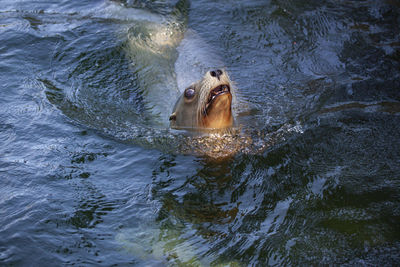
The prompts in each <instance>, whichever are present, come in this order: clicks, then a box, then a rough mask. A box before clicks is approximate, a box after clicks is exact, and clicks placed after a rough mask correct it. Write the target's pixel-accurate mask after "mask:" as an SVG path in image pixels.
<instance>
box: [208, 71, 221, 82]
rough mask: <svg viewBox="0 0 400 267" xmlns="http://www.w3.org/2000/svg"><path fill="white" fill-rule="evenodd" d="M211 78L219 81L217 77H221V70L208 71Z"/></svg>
mask: <svg viewBox="0 0 400 267" xmlns="http://www.w3.org/2000/svg"><path fill="white" fill-rule="evenodd" d="M210 75H211V76H212V77H216V78H217V79H218V80H219V76H221V75H222V70H212V71H210Z"/></svg>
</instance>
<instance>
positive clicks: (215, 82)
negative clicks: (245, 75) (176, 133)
mask: <svg viewBox="0 0 400 267" xmlns="http://www.w3.org/2000/svg"><path fill="white" fill-rule="evenodd" d="M233 93H234V92H233V88H232V85H231V81H230V79H229V76H228V73H227V72H226V70H220V69H217V70H211V71H208V72H207V73H206V74H205V75H204V77H203V78H202V79H201V80H200V81H198V82H196V83H193V84H192V85H190V86H189V87H187V88H186V89H185V91H184V92H183V94H182V95H181V96H180V97H179V98H178V100H177V102H176V104H175V106H174V109H173V112H172V114H171V116H170V117H169V120H170V126H171V128H175V129H201V128H207V129H221V128H228V127H230V126H232V124H233V115H232V97H233Z"/></svg>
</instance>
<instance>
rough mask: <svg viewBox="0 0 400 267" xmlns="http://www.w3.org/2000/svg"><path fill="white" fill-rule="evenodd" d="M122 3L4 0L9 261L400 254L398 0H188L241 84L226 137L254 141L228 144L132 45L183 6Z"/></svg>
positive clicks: (292, 260)
mask: <svg viewBox="0 0 400 267" xmlns="http://www.w3.org/2000/svg"><path fill="white" fill-rule="evenodd" d="M116 2H119V3H120V4H118V3H116ZM116 2H108V1H95V2H93V1H83V2H82V3H80V4H79V5H76V3H73V2H70V1H66V2H59V1H48V2H40V3H39V2H29V1H17V2H15V1H6V2H2V3H1V4H0V32H1V34H0V39H1V42H0V70H1V71H0V84H1V86H2V90H1V93H0V103H1V105H0V114H1V115H0V144H1V146H0V173H1V176H2V179H1V182H0V183H1V189H0V218H1V219H0V222H1V223H0V225H1V226H0V240H1V241H0V263H1V265H6V266H8V265H12V266H18V265H35V266H36V265H49V264H50V265H54V264H55V265H62V264H67V265H69V264H71V265H84V266H85V265H105V266H110V265H113V264H115V265H123V266H124V265H168V264H170V265H179V264H181V265H192V266H199V265H200V266H202V265H203V266H208V265H213V266H219V265H222V266H223V265H227V264H230V265H231V266H247V265H254V266H259V265H267V264H269V265H279V266H281V265H304V264H306V265H315V264H343V265H359V264H367V265H368V264H370V265H394V264H396V263H397V262H399V260H400V259H399V255H400V253H399V252H400V243H399V240H400V229H399V227H398V221H399V218H400V209H399V207H400V205H399V200H400V195H399V188H400V183H399V177H398V173H399V170H400V164H399V163H400V162H399V159H400V155H399V151H400V149H399V148H400V144H399V140H400V136H399V132H400V131H399V125H400V124H399V106H400V104H399V100H400V95H399V91H398V88H399V86H400V83H399V79H398V78H399V71H398V70H399V39H398V38H399V37H398V36H399V26H398V25H400V23H399V9H398V8H399V7H398V5H397V4H396V3H395V2H381V1H367V2H365V1H364V2H359V1H347V2H340V3H337V2H331V1H311V2H310V1H246V2H240V1H228V2H217V3H214V2H208V1H203V0H202V1H192V2H191V7H190V12H189V14H188V22H187V23H188V25H187V27H188V28H190V29H191V30H193V31H194V32H196V38H201V40H202V41H203V42H204V43H206V44H207V47H209V48H207V49H210V50H212V51H210V53H214V54H215V55H218V56H219V57H220V58H222V60H223V61H224V64H226V67H227V69H228V71H229V73H230V76H231V78H232V79H233V80H234V81H235V83H236V87H237V88H238V95H239V96H238V116H237V124H238V128H239V130H238V131H237V132H235V133H236V134H237V136H238V137H235V136H234V137H224V141H225V142H226V143H228V144H230V145H232V146H227V148H226V151H225V152H228V151H230V150H232V148H236V147H237V146H235V142H236V144H237V143H239V145H240V146H241V145H242V144H243V143H244V142H245V141H249V142H250V145H249V146H244V148H242V147H241V149H238V150H237V151H236V150H235V151H233V153H223V154H224V155H225V156H226V157H222V158H213V157H209V154H207V153H201V151H203V152H204V151H206V152H207V151H209V150H207V148H208V147H210V146H211V147H214V148H215V147H216V145H217V143H213V142H218V138H214V139H213V138H211V137H210V136H211V135H209V136H207V135H206V136H205V137H204V136H200V137H199V136H196V135H195V136H193V134H192V133H187V132H183V131H172V130H169V129H167V127H166V126H165V125H164V124H162V123H159V121H158V119H156V116H153V115H152V113H151V110H149V105H147V104H146V101H148V99H149V98H148V97H149V94H148V93H147V94H146V90H144V88H145V86H147V85H148V84H151V83H152V82H156V78H154V77H155V75H153V76H146V77H150V78H149V79H152V78H151V77H153V78H154V80H149V81H148V84H146V83H143V79H142V77H143V76H141V75H142V74H144V75H148V74H150V75H151V74H152V73H153V72H154V71H155V70H157V67H159V66H153V65H151V66H146V65H141V64H138V62H134V63H136V65H135V64H133V63H132V58H131V57H129V56H127V55H126V48H127V42H128V41H129V40H128V33H129V31H130V30H131V29H132V27H133V26H137V25H136V24H135V23H136V20H143V19H144V18H145V19H149V20H151V21H153V22H160V21H161V22H162V21H166V17H167V16H168V15H169V14H170V13H171V12H173V10H174V8H173V4H174V3H170V2H169V1H155V2H154V1H116ZM132 7H136V8H137V7H139V9H130V8H132ZM199 40H200V39H199ZM199 47H200V48H201V47H203V46H199ZM189 52H191V51H189ZM203 52H204V51H203ZM193 53H196V51H193ZM162 62H163V63H165V61H162ZM167 63H168V62H167ZM163 66H164V65H163ZM168 66H169V65H168ZM170 67H171V69H167V70H166V69H165V68H164V67H163V68H162V70H165V73H172V75H173V67H174V66H173V65H171V66H170ZM181 68H182V66H181ZM183 69H184V68H183ZM160 71H161V70H160ZM170 71H171V72H170ZM150 97H151V94H150ZM153 100H154V99H153ZM155 100H156V101H157V99H155ZM150 109H151V108H150ZM167 113H169V111H168V112H166V116H168V115H169V114H167ZM207 138H208V139H207ZM229 138H232V140H233V141H232V142H230V140H231V139H229ZM235 138H236V139H235ZM205 141H207V142H205ZM204 143H206V146H202V144H204ZM210 144H211V145H210ZM218 145H221V144H220V143H218ZM199 150H200V153H199ZM227 155H228V156H227ZM31 255H40V256H38V257H34V258H32V257H31Z"/></svg>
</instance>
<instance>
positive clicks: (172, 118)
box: [169, 112, 176, 121]
mask: <svg viewBox="0 0 400 267" xmlns="http://www.w3.org/2000/svg"><path fill="white" fill-rule="evenodd" d="M169 120H170V121H172V120H176V114H175V112H174V113H172V114H171V116H169Z"/></svg>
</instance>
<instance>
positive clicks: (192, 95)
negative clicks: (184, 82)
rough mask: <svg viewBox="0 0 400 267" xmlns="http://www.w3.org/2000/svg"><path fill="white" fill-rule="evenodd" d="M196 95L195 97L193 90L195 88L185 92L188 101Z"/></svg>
mask: <svg viewBox="0 0 400 267" xmlns="http://www.w3.org/2000/svg"><path fill="white" fill-rule="evenodd" d="M194 95H195V92H194V89H193V88H187V89H186V90H185V97H186V98H188V99H190V98H193V97H194Z"/></svg>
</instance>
